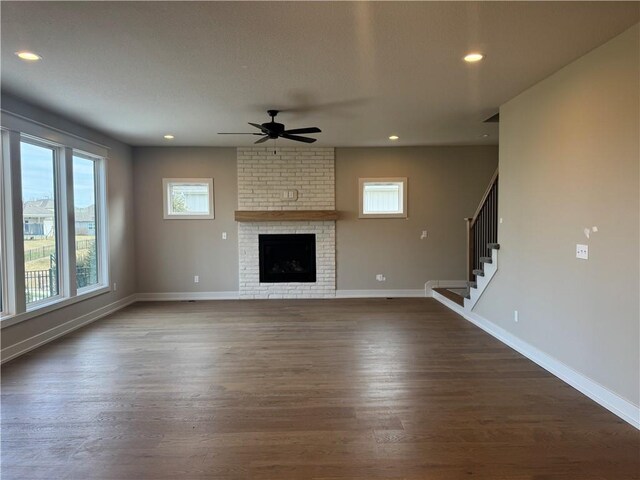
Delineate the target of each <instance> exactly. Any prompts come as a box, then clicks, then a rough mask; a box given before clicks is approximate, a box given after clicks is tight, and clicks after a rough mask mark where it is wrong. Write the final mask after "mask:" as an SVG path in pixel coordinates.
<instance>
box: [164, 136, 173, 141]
mask: <svg viewBox="0 0 640 480" xmlns="http://www.w3.org/2000/svg"><path fill="white" fill-rule="evenodd" d="M174 138H176V137H174V136H173V135H165V136H164V139H165V140H173V139H174Z"/></svg>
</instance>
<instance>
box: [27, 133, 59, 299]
mask: <svg viewBox="0 0 640 480" xmlns="http://www.w3.org/2000/svg"><path fill="white" fill-rule="evenodd" d="M20 158H21V167H22V171H21V176H22V225H23V235H24V241H23V248H24V275H25V278H24V283H25V297H26V303H27V305H31V304H33V303H36V302H39V301H41V300H46V299H48V298H51V297H55V296H56V295H58V291H59V268H58V259H59V255H58V244H59V242H58V240H59V239H58V235H59V232H58V226H57V219H58V215H57V210H58V209H57V206H56V204H57V188H56V150H55V149H54V148H51V147H48V146H45V145H39V144H36V143H30V142H26V141H22V142H21V144H20Z"/></svg>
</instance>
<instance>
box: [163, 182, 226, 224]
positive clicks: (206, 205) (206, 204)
mask: <svg viewBox="0 0 640 480" xmlns="http://www.w3.org/2000/svg"><path fill="white" fill-rule="evenodd" d="M162 186H163V191H164V194H163V200H164V218H165V219H192V220H202V219H212V218H214V214H213V179H212V178H164V179H162Z"/></svg>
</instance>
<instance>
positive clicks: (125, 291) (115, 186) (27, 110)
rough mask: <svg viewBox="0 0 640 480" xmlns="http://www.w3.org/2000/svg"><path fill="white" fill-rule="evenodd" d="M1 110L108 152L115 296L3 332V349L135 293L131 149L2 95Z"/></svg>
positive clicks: (111, 252)
mask: <svg viewBox="0 0 640 480" xmlns="http://www.w3.org/2000/svg"><path fill="white" fill-rule="evenodd" d="M2 108H3V109H5V110H8V111H10V112H13V113H17V114H19V115H22V116H24V117H27V118H29V119H32V120H35V121H38V122H41V123H44V124H46V125H49V126H52V127H55V128H58V129H60V130H64V131H66V132H69V133H73V134H75V135H78V136H80V137H82V138H86V139H88V140H92V141H94V142H98V143H101V144H103V145H105V146H107V147H109V148H110V149H111V150H110V152H109V158H108V159H107V182H108V202H109V248H110V268H111V282H112V283H114V282H117V284H118V289H117V291H115V292H109V293H105V294H103V295H100V296H98V297H94V298H91V299H88V300H84V301H81V302H78V303H75V304H73V305H70V306H68V307H64V308H60V309H59V310H56V311H54V312H51V313H48V314H44V315H40V316H38V317H35V318H32V319H30V320H26V321H24V322H22V323H18V324H16V325H13V326H11V327H7V328H4V329H2V335H1V336H2V341H1V345H2V348H3V349H4V348H6V347H8V346H11V345H14V344H16V343H18V342H20V341H22V340H26V339H28V338H30V337H32V336H34V335H38V334H39V333H42V332H44V331H46V330H49V329H51V328H54V327H56V326H58V325H60V324H62V323H65V322H67V321H69V320H71V319H74V318H77V317H80V316H82V315H84V314H86V313H90V312H93V311H94V310H97V309H99V308H101V307H104V306H106V305H109V304H111V303H113V302H115V301H117V300H120V299H122V298H125V297H127V296H129V295H131V294H133V293H135V292H136V278H135V275H136V272H135V268H134V258H135V255H134V253H135V252H134V229H133V208H132V206H133V168H132V160H131V149H130V148H129V147H128V146H127V145H125V144H123V143H120V142H118V141H116V140H113V139H111V138H109V137H106V136H105V135H103V134H101V133H98V132H96V131H93V130H90V129H88V128H85V127H82V126H80V125H78V124H76V123H73V122H71V121H69V120H67V119H65V118H63V117H60V116H59V115H56V114H54V113H51V112H48V111H46V110H43V109H40V108H37V107H34V106H32V105H29V104H27V103H25V102H22V101H20V100H18V99H16V98H14V97H11V96H9V95H6V94H3V95H2Z"/></svg>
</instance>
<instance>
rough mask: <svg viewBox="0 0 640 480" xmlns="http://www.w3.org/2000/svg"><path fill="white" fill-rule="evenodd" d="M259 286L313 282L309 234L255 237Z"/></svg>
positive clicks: (312, 237) (313, 253)
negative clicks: (257, 252) (257, 251)
mask: <svg viewBox="0 0 640 480" xmlns="http://www.w3.org/2000/svg"><path fill="white" fill-rule="evenodd" d="M258 241H259V246H260V282H261V283H284V282H296V283H304V282H306V283H313V282H315V281H316V236H315V234H313V233H298V234H273V235H262V234H261V235H258Z"/></svg>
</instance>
